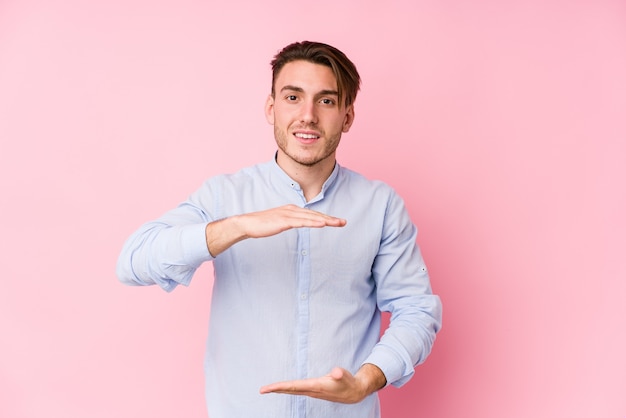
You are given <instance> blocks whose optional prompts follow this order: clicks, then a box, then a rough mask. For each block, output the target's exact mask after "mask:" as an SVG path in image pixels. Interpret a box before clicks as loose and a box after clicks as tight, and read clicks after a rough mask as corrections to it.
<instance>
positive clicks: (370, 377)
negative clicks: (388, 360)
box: [355, 363, 387, 398]
mask: <svg viewBox="0 0 626 418" xmlns="http://www.w3.org/2000/svg"><path fill="white" fill-rule="evenodd" d="M355 377H356V378H357V379H358V380H359V383H360V385H361V388H362V391H363V398H366V397H367V396H369V395H371V394H372V393H374V392H376V391H378V390H380V389H382V388H384V387H385V386H386V385H387V378H386V377H385V374H384V373H383V371H382V370H381V369H380V368H379V367H378V366H376V365H374V364H371V363H365V364H364V365H363V366H361V368H360V369H359V371H358V372H357V373H356V376H355Z"/></svg>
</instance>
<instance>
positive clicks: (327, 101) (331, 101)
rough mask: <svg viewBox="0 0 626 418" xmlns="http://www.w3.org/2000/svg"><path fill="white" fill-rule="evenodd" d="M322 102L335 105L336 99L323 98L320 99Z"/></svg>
mask: <svg viewBox="0 0 626 418" xmlns="http://www.w3.org/2000/svg"><path fill="white" fill-rule="evenodd" d="M320 103H322V104H325V105H334V104H335V101H334V100H333V99H322V100H320Z"/></svg>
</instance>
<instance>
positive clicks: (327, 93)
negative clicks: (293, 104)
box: [280, 85, 339, 97]
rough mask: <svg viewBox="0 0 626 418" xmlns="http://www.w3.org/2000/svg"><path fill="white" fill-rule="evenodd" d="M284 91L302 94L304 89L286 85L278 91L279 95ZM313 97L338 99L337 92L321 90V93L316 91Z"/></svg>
mask: <svg viewBox="0 0 626 418" xmlns="http://www.w3.org/2000/svg"><path fill="white" fill-rule="evenodd" d="M285 90H289V91H296V92H298V93H304V89H303V88H302V87H298V86H292V85H286V86H284V87H283V88H281V89H280V91H281V93H282V92H284V91H285ZM315 95H316V96H337V97H339V92H338V91H337V90H321V91H318V92H317V93H316V94H315Z"/></svg>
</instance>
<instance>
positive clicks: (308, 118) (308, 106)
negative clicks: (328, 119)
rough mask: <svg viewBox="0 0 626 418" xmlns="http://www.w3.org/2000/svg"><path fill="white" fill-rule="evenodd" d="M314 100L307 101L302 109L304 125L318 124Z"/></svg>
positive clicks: (301, 115)
mask: <svg viewBox="0 0 626 418" xmlns="http://www.w3.org/2000/svg"><path fill="white" fill-rule="evenodd" d="M315 105H316V103H315V102H314V101H313V100H305V101H303V102H302V107H301V108H300V111H301V112H300V121H301V122H303V123H311V124H316V123H317V107H316V106H315Z"/></svg>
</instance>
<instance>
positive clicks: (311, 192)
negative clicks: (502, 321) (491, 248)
mask: <svg viewBox="0 0 626 418" xmlns="http://www.w3.org/2000/svg"><path fill="white" fill-rule="evenodd" d="M272 69H273V79H272V90H271V94H270V96H269V97H268V98H267V102H266V105H265V114H266V118H267V121H268V122H269V123H270V124H271V125H273V126H274V137H275V139H276V143H277V145H278V151H277V152H276V154H275V157H274V158H273V159H272V160H271V161H269V162H267V163H263V164H258V165H256V166H253V167H249V168H246V169H243V170H241V171H240V172H238V173H235V174H231V175H222V176H217V177H214V178H212V179H209V180H208V181H206V182H205V183H204V185H203V186H202V187H201V188H200V190H198V191H197V192H195V193H194V194H193V195H191V197H190V198H189V199H188V200H187V201H186V202H184V203H182V204H181V205H180V206H179V207H178V208H176V209H174V210H172V211H170V212H168V213H166V214H165V215H163V216H162V217H161V218H160V219H158V220H156V221H154V222H150V223H147V224H145V225H144V226H142V227H141V228H140V229H139V230H138V231H137V232H135V233H134V234H133V235H132V236H131V237H130V238H129V240H128V241H127V242H126V244H125V246H124V248H123V250H122V253H121V255H120V258H119V261H118V268H117V272H118V276H119V278H120V280H121V281H122V282H124V283H127V284H138V285H149V284H158V285H159V286H161V287H162V288H163V289H165V290H167V291H171V290H172V289H174V287H176V286H177V285H178V284H183V285H188V284H189V282H190V280H191V277H192V275H193V273H194V272H195V270H196V269H197V268H198V267H199V266H200V265H201V264H202V263H203V262H205V261H213V263H214V271H215V282H214V290H213V300H212V303H211V320H210V327H209V338H208V343H207V349H206V356H205V376H206V399H207V407H208V411H209V416H210V417H211V418H235V417H242V418H257V417H268V418H269V417H271V418H280V417H319V418H322V417H323V418H328V417H341V418H350V417H354V418H357V417H358V418H364V417H379V416H380V407H379V401H378V396H377V394H376V392H377V391H378V390H379V389H381V388H383V387H385V386H387V385H389V384H392V385H395V386H401V385H403V384H404V383H406V382H407V381H408V380H409V379H410V378H411V376H412V375H413V373H414V367H415V366H416V365H417V364H419V363H421V362H423V361H424V360H425V359H426V357H427V356H428V354H429V353H430V350H431V347H432V344H433V342H434V339H435V334H436V333H437V331H438V330H439V328H440V325H441V303H440V300H439V298H438V297H437V296H435V295H433V294H432V292H431V288H430V283H429V278H428V273H427V271H426V267H425V265H424V262H423V259H422V256H421V254H420V251H419V248H418V247H417V245H416V235H417V230H416V228H415V226H414V225H413V223H412V222H411V220H410V219H409V216H408V214H407V211H406V209H405V207H404V204H403V202H402V200H401V199H400V198H399V197H398V195H396V194H395V193H394V191H393V190H392V189H391V188H390V187H389V186H387V185H385V184H383V183H381V182H377V181H370V180H367V179H365V178H364V177H363V176H361V175H359V174H357V173H355V172H352V171H350V170H348V169H346V168H343V167H341V166H339V165H338V164H337V163H336V161H335V153H336V149H337V146H338V145H339V141H340V139H341V134H342V133H344V132H348V130H349V129H350V126H351V125H352V122H353V121H354V115H355V113H354V100H355V98H356V94H357V91H358V89H359V85H360V77H359V75H358V72H357V70H356V68H355V66H354V64H353V63H352V62H351V61H350V60H349V59H348V58H347V57H346V56H345V55H344V54H343V53H342V52H340V51H339V50H337V49H335V48H333V47H331V46H329V45H325V44H321V43H315V42H301V43H294V44H291V45H288V46H287V47H285V48H284V49H283V50H282V51H281V52H279V53H278V54H277V55H276V56H275V57H274V60H273V61H272ZM380 311H389V312H391V321H390V326H389V328H388V329H387V330H386V331H385V333H384V335H383V336H382V338H381V337H380ZM272 382H277V383H272ZM288 395H295V396H288Z"/></svg>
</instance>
